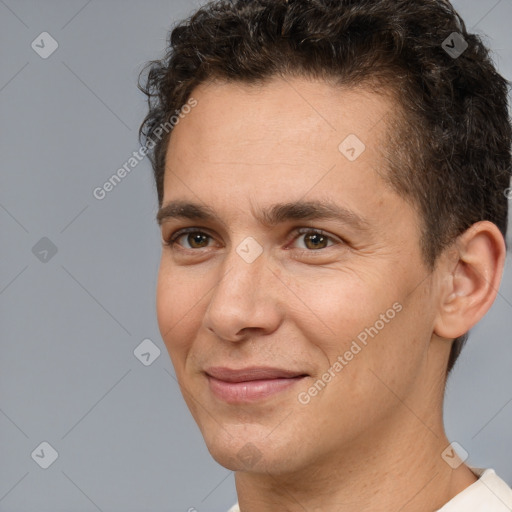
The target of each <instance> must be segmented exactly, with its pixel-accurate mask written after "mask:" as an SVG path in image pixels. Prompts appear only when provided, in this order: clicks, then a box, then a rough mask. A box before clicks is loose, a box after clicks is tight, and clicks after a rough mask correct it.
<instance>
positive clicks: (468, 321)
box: [434, 221, 506, 339]
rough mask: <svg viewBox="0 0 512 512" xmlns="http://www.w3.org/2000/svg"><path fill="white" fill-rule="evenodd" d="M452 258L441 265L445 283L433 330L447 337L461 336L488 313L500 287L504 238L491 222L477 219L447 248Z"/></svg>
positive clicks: (503, 260) (504, 252) (503, 258)
mask: <svg viewBox="0 0 512 512" xmlns="http://www.w3.org/2000/svg"><path fill="white" fill-rule="evenodd" d="M450 253H453V255H454V258H450V259H449V262H448V261H446V260H445V262H443V264H442V268H441V269H440V270H441V272H442V273H444V274H445V275H443V276H441V278H442V280H443V283H444V286H443V287H442V289H441V295H440V297H439V299H440V303H439V309H438V313H437V316H436V321H435V324H434V333H435V334H437V335H438V336H441V337H443V338H448V339H454V338H457V337H459V336H462V335H463V334H464V333H466V332H467V331H469V330H470V329H471V328H472V327H473V326H474V325H475V324H477V323H478V322H479V321H480V319H481V318H482V317H483V316H484V315H485V313H487V311H488V310H489V309H490V307H491V306H492V304H493V302H494V300H495V299H496V295H497V294H498V289H499V287H500V282H501V277H502V275H503V267H504V265H505V256H506V247H505V240H504V239H503V235H502V234H501V232H500V230H499V229H498V227H497V226H496V225H495V224H493V223H492V222H488V221H480V222H477V223H475V224H473V225H472V226H471V227H470V228H469V229H467V230H466V231H465V232H464V233H462V235H460V236H459V237H458V238H457V240H456V242H455V243H454V245H453V247H452V248H451V250H450Z"/></svg>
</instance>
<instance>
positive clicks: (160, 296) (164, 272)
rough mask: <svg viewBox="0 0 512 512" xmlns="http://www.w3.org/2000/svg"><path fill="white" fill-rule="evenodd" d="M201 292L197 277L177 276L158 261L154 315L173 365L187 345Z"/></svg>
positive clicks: (195, 320)
mask: <svg viewBox="0 0 512 512" xmlns="http://www.w3.org/2000/svg"><path fill="white" fill-rule="evenodd" d="M203 286H204V285H203ZM204 294H205V290H203V289H202V288H201V283H200V281H199V280H197V281H195V280H190V279H184V278H183V277H182V278H180V276H179V274H178V273H177V272H176V271H175V270H174V271H173V272H171V269H170V268H169V265H166V264H165V262H164V261H163V262H161V264H160V269H159V272H158V281H157V289H156V314H157V321H158V327H159V329H160V335H161V337H162V340H163V341H164V343H165V346H166V347H167V350H168V352H169V355H170V357H171V359H172V362H173V364H174V365H175V366H176V365H177V363H178V359H179V358H181V357H184V355H186V353H187V352H188V350H189V348H190V344H191V340H193V337H194V332H195V331H196V330H197V321H198V318H199V317H198V315H199V309H200V308H201V304H202V302H201V297H203V295H204ZM205 299H206V298H205Z"/></svg>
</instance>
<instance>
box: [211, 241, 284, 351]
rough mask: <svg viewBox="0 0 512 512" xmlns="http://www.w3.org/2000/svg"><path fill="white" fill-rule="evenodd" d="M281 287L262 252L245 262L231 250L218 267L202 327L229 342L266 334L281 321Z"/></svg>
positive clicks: (274, 328) (273, 329)
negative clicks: (219, 269)
mask: <svg viewBox="0 0 512 512" xmlns="http://www.w3.org/2000/svg"><path fill="white" fill-rule="evenodd" d="M279 285H280V286H279ZM282 288H283V285H282V283H281V282H280V281H279V279H278V278H277V277H276V275H275V274H274V272H273V271H272V270H271V268H270V267H269V265H268V261H267V258H266V255H265V251H264V252H263V253H262V254H261V255H260V256H259V257H258V258H257V259H256V260H255V261H253V262H251V263H248V262H247V261H245V260H244V259H243V258H242V257H241V256H240V255H239V254H238V253H237V252H236V250H235V249H233V251H232V253H230V254H229V256H227V257H226V259H225V260H224V264H223V265H222V267H221V272H219V282H218V284H217V285H216V286H215V288H214V289H213V292H212V295H211V298H210V301H209V303H208V307H207V309H206V312H205V315H204V319H203V324H204V326H205V327H206V328H207V329H208V330H210V331H211V332H213V333H214V334H215V335H216V336H218V337H219V338H220V339H223V340H226V341H232V342H239V341H242V340H244V339H246V338H247V337H249V336H254V335H263V334H270V333H271V332H273V331H275V330H276V329H277V328H278V327H279V325H280V323H281V321H282V318H283V309H282V304H281V301H280V300H279V297H280V295H282V294H283V293H284V291H283V289H282Z"/></svg>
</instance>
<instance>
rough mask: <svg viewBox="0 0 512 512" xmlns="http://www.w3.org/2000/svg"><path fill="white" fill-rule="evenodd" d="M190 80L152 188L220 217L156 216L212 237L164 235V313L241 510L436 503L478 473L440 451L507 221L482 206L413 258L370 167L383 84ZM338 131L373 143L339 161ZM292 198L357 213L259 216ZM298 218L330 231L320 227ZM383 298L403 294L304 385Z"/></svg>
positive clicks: (408, 221) (398, 205)
mask: <svg viewBox="0 0 512 512" xmlns="http://www.w3.org/2000/svg"><path fill="white" fill-rule="evenodd" d="M192 96H193V97H194V98H196V100H197V102H198V104H197V106H196V107H195V108H194V109H193V110H192V112H191V113H189V114H188V115H187V116H186V117H185V118H184V119H182V120H180V122H179V124H178V125H177V126H176V127H175V128H174V131H173V133H172V137H171V138H170V142H169V146H168V152H167V159H166V170H165V180H164V198H163V205H164V206H165V205H166V204H167V203H168V202H169V201H172V200H177V199H180V200H186V201H191V202H196V203H200V204H202V205H207V206H209V207H211V208H213V209H214V210H215V211H216V212H217V214H218V219H216V220H213V221H212V220H208V221H205V220H189V219H179V218H163V219H162V221H161V228H162V238H163V239H164V240H168V239H169V238H170V237H171V235H173V233H176V232H177V231H178V230H180V229H182V228H187V227H194V228H197V230H199V231H201V233H203V234H205V235H207V236H206V238H204V239H201V238H199V242H200V243H198V242H197V240H198V238H197V236H198V235H197V233H196V234H195V235H194V234H192V235H191V236H188V235H187V234H185V235H184V236H182V237H180V238H179V239H178V240H177V241H175V243H174V244H171V245H165V244H164V245H163V249H162V257H161V263H160V270H159V276H158V286H157V318H158V323H159V328H160V332H161V334H162V338H163V340H164V342H165V344H166V347H167V349H168V352H169V355H170V357H171V359H172V363H173V365H174V368H175V371H176V376H177V379H178V381H179V383H180V387H181V389H182V392H183V396H184V398H185V400H186V402H187V405H188V407H189V409H190V411H191V413H192V415H193V416H194V419H195V420H196V422H197V424H198V426H199V428H200V429H201V432H202V434H203V436H204V439H205V442H206V445H207V447H208V449H209V451H210V453H211V454H212V456H213V457H214V458H215V460H217V461H218V462H219V463H220V464H222V465H223V466H225V467H227V468H229V469H231V470H234V471H236V476H235V481H236V487H237V492H238V498H239V503H240V507H241V510H242V512H265V511H275V510H286V511H293V512H295V511H304V510H308V511H320V510H331V511H343V512H355V511H358V512H364V511H372V512H379V511H390V510H414V511H419V512H422V511H433V510H436V509H438V508H440V507H441V506H442V505H443V504H445V503H446V502H448V501H449V500H450V499H451V498H452V497H453V496H455V495H456V494H457V493H459V492H461V491H462V490H463V489H464V488H465V487H467V486H468V485H470V484H472V483H473V482H474V481H475V480H476V478H475V476H474V475H473V473H472V472H471V471H470V470H469V469H468V467H467V466H466V465H465V464H462V465H460V466H459V467H458V468H457V469H452V468H451V467H450V466H449V465H448V464H447V463H446V462H445V461H444V460H443V458H442V457H441V454H442V452H443V450H445V448H446V447H447V446H448V444H449V441H448V439H447V438H446V435H445V432H444V427H443V420H442V405H443V394H444V385H445V371H446V365H447V361H448V355H449V351H450V346H451V341H452V339H453V338H455V337H457V336H459V335H461V334H463V333H464V332H466V331H467V330H469V329H470V328H471V327H472V326H473V325H474V324H476V323H477V322H478V320H479V319H480V318H481V317H482V316H483V315H484V314H485V312H486V311H487V310H488V309H489V308H490V306H491V304H492V302H493V301H494V298H495V296H496V293H497V292H496V290H497V289H498V288H499V283H500V279H501V273H502V269H503V264H504V255H505V247H504V241H503V237H502V236H501V234H500V233H499V231H498V229H497V228H496V226H495V225H494V224H491V223H489V222H479V223H477V224H474V225H473V226H472V227H471V228H470V229H469V230H468V231H467V232H466V233H464V234H463V235H461V236H460V237H459V239H458V240H457V241H456V242H455V243H454V244H453V245H452V246H451V247H449V248H448V249H447V250H446V251H445V252H444V253H443V254H442V255H441V257H440V258H439V260H438V263H437V266H436V268H435V269H434V270H433V271H431V270H430V269H429V268H428V267H427V266H426V265H425V263H424V260H423V257H422V254H421V251H420V225H421V219H420V218H419V216H418V214H417V212H416V211H415V210H414V208H413V207H412V206H411V205H410V204H409V203H408V202H406V201H405V200H404V198H402V197H400V196H399V195H398V194H396V193H395V192H394V191H393V190H392V189H391V188H390V187H389V185H387V184H386V183H385V182H384V180H383V179H382V177H381V174H382V172H383V170H384V169H385V167H384V165H385V164H384V160H383V158H382V155H381V152H380V151H381V149H382V146H383V144H384V140H385V133H386V132H385V130H386V126H387V125H386V122H385V119H386V118H387V116H390V115H392V113H393V112H394V111H396V108H397V106H396V105H395V104H394V103H393V101H392V100H391V99H390V98H388V97H387V96H383V95H376V94H375V93H372V92H369V91H366V90H364V89H351V90H347V89H344V90H342V89H339V88H338V89H335V88H333V87H332V86H330V85H328V84H326V83H325V82H321V81H313V80H306V79H302V78H287V79H281V78H279V79H278V78H274V79H272V80H271V81H268V82H267V83H265V84H264V85H263V86H260V87H254V86H249V85H247V84H233V83H231V84H230V83H224V82H220V81H215V82H211V83H209V84H202V85H200V86H198V87H197V88H196V89H195V90H194V92H193V94H192ZM349 134H356V135H357V137H358V138H359V139H360V140H361V141H363V142H364V144H365V146H366V149H365V151H364V152H363V153H362V154H361V155H360V156H359V157H358V158H357V159H356V160H355V161H352V162H351V161H349V160H348V159H347V158H346V157H345V156H344V155H343V154H342V153H341V152H340V151H339V149H338V146H339V144H340V143H341V142H342V141H343V140H344V139H345V138H346V137H347V135H349ZM299 199H302V200H319V201H321V200H325V199H328V200H330V201H332V202H334V203H336V204H337V205H340V206H343V207H345V208H348V209H350V210H352V211H354V212H356V213H357V214H358V215H359V216H361V217H363V218H364V219H365V224H364V226H363V227H361V226H359V227H356V226H353V225H351V224H348V223H346V222H340V221H338V220H332V219H329V220H287V221H285V222H284V223H281V224H278V225H274V226H269V225H265V224H262V223H260V222H259V221H258V220H257V217H256V215H255V214H256V213H257V212H258V211H259V210H260V209H263V208H266V207H268V206H269V205H272V204H274V203H282V202H292V201H296V200H299ZM303 227H306V228H311V229H315V230H322V231H323V232H324V234H325V235H327V236H328V237H332V238H331V239H321V240H320V241H321V243H318V238H317V239H314V237H313V239H314V240H313V242H315V241H316V242H317V243H318V246H317V245H314V243H312V242H311V240H310V239H311V234H310V235H308V234H307V233H306V234H304V233H302V234H299V233H297V229H298V228H303ZM313 235H314V233H313ZM247 237H253V238H254V239H255V240H256V241H257V242H258V243H259V244H260V246H261V247H262V250H263V252H262V253H261V255H260V256H259V257H258V258H256V259H255V260H254V261H253V262H252V263H247V262H246V261H245V260H244V259H243V258H242V257H241V256H240V255H239V254H238V253H237V247H238V246H239V245H240V244H241V243H242V242H243V241H244V240H245V239H246V238H247ZM317 247H318V248H317ZM395 303H399V304H400V305H401V311H400V312H399V313H397V314H396V315H395V316H394V318H393V319H392V320H390V321H389V322H387V323H385V326H384V327H383V328H382V329H380V330H379V332H378V334H377V335H376V336H374V337H373V338H369V339H368V343H367V345H366V346H364V347H363V348H362V350H361V351H360V352H358V353H357V355H355V356H354V357H353V359H352V360H350V361H348V362H347V364H346V365H345V366H344V367H343V369H342V370H341V371H339V372H338V373H336V376H335V377H333V378H332V379H331V381H330V382H329V383H327V385H326V386H325V387H324V388H323V389H322V390H321V391H320V392H318V393H317V395H316V396H314V397H311V400H310V401H309V402H308V403H307V404H303V403H300V402H299V401H298V398H297V397H298V395H299V393H301V392H307V391H308V389H310V388H311V386H312V385H313V384H314V383H315V382H316V381H317V380H318V379H319V378H320V377H321V376H322V375H323V374H324V373H325V372H326V371H327V370H328V369H329V368H330V367H332V366H333V364H334V363H335V361H336V360H337V358H338V356H340V355H343V354H345V353H346V351H347V350H349V348H350V346H351V343H352V341H353V340H355V339H356V338H357V336H358V334H359V333H361V332H362V331H364V329H365V328H368V327H370V326H374V325H375V323H376V321H377V320H379V318H382V317H381V316H380V315H382V314H384V313H385V312H386V311H387V310H389V308H391V307H392V305H393V304H395ZM209 366H225V367H229V368H234V369H240V368H244V367H247V366H272V367H279V368H287V369H292V370H300V371H301V372H302V373H306V374H308V376H307V377H305V378H304V379H303V380H301V381H299V382H298V383H296V384H294V385H292V386H291V387H289V388H288V389H287V390H285V391H282V392H280V393H278V394H276V395H273V396H271V397H268V398H266V399H263V400H260V401H257V402H254V403H241V404H230V403H226V402H224V401H222V400H220V399H219V398H217V397H216V396H215V395H214V394H213V393H212V391H211V390H210V387H209V384H208V379H207V377H206V375H205V373H204V370H205V368H207V367H209ZM248 443H250V445H248ZM241 450H242V451H241ZM240 451H241V452H240ZM247 451H249V452H250V453H252V454H253V455H254V456H253V457H252V459H251V457H249V460H248V459H247V458H244V457H242V456H241V454H244V453H247ZM402 507H403V508H402Z"/></svg>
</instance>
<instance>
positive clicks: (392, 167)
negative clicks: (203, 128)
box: [139, 0, 512, 372]
mask: <svg viewBox="0 0 512 512" xmlns="http://www.w3.org/2000/svg"><path fill="white" fill-rule="evenodd" d="M454 32H455V33H457V36H456V37H458V38H459V39H458V41H462V42H463V41H465V43H467V48H466V49H465V50H464V51H463V53H462V54H461V55H458V56H457V55H453V54H452V55H450V54H449V53H448V51H446V49H445V47H443V41H446V40H448V41H449V46H454V44H455V43H454V40H453V33H454ZM460 36H461V37H460ZM450 37H452V39H451V40H450V39H449V38H450ZM462 44H464V43H462ZM146 72H147V75H146ZM143 76H144V78H143ZM275 76H282V77H286V76H301V77H309V78H313V79H318V78H320V79H324V80H328V81H329V82H332V83H334V84H337V85H340V86H348V87H355V86H361V85H366V86H369V87H371V88H372V90H374V91H375V92H380V91H386V92H388V93H391V94H393V96H394V97H395V98H396V101H397V105H398V106H400V107H401V108H400V109H397V112H396V113H395V115H394V120H390V121H389V122H388V130H387V132H388V138H389V143H388V144H387V148H386V149H385V154H386V160H387V163H388V164H389V165H388V167H389V169H388V172H387V174H386V178H387V179H388V181H389V183H390V185H391V186H392V187H394V189H395V190H396V191H397V192H398V193H400V194H401V195H402V196H403V197H404V198H406V199H407V200H409V201H410V202H411V204H412V205H413V206H414V207H415V208H416V209H417V210H418V211H419V213H420V214H421V218H422V220H423V226H422V238H421V240H422V242H421V244H422V252H423V255H424V259H425V262H426V263H427V265H428V266H429V267H430V268H431V269H433V268H434V266H435V262H436V260H437V257H438V256H439V254H440V253H441V251H442V250H443V249H444V248H445V247H446V246H448V245H449V244H450V243H451V242H453V241H454V239H455V238H456V237H457V236H458V235H460V234H461V233H463V232H464V231H465V230H466V229H468V228H469V227H470V226H471V225H472V224H473V223H475V222H478V221H480V220H488V221H491V222H493V223H494V224H496V225H497V226H498V228H499V229H500V231H501V233H502V234H503V236H504V237H505V236H506V230H507V216H508V201H507V197H506V194H505V193H504V192H505V190H506V189H507V188H508V187H510V177H511V172H512V163H511V144H512V142H511V141H512V128H511V120H510V117H509V111H508V92H509V86H510V82H508V81H507V80H506V79H505V78H503V77H502V76H501V75H500V74H499V73H498V72H497V70H496V68H495V66H494V64H493V62H492V60H491V57H490V55H489V50H488V49H487V48H486V47H485V45H484V44H483V42H482V40H481V38H480V37H479V36H477V35H475V34H470V33H468V32H467V29H466V26H465V24H464V21H463V20H462V19H461V17H460V16H459V14H458V13H457V12H456V11H455V9H454V8H453V6H452V5H451V4H450V3H449V2H448V1H447V0H415V1H414V2H411V1H410V0H232V1H228V0H220V1H212V2H209V3H207V4H205V5H204V6H203V7H201V8H199V9H198V10H197V11H196V12H195V13H194V14H193V15H192V16H190V17H189V18H188V19H187V20H185V21H183V22H181V23H178V24H177V26H175V27H174V28H173V29H172V30H171V31H170V33H169V40H168V48H167V52H166V55H165V57H164V58H163V59H161V60H156V61H151V62H149V63H148V65H147V66H146V67H145V68H144V70H143V71H142V73H141V75H140V79H139V88H140V89H141V90H142V91H143V92H144V93H145V94H146V95H147V99H148V105H149V113H148V115H147V116H146V118H145V119H144V121H143V123H142V125H141V127H140V131H139V135H140V139H141V142H143V143H144V144H146V145H147V144H148V142H152V144H151V148H152V149H150V150H149V151H148V156H149V158H150V160H151V163H152V165H153V170H154V176H155V181H156V188H157V193H158V201H159V204H160V206H161V204H162V198H163V180H164V168H165V156H166V149H167V145H168V141H169V137H170V135H171V133H172V130H169V131H168V133H166V134H165V136H163V137H158V140H157V141H155V140H154V139H155V138H156V137H155V131H156V130H158V127H159V126H161V125H162V124H164V123H166V122H167V123H168V122H169V120H170V119H171V117H172V116H175V113H176V111H177V110H178V111H180V109H181V107H182V106H183V105H184V104H185V103H186V102H187V100H188V99H189V98H190V97H191V93H192V91H193V89H194V88H195V87H196V86H197V85H199V84H201V83H203V82H206V81H209V80H213V79H224V80H228V81H233V82H244V83H248V84H255V83H264V82H265V80H268V79H270V78H272V77H275ZM142 80H144V83H142ZM157 133H158V132H157ZM467 336H468V333H466V334H465V335H463V336H461V337H459V338H457V339H455V340H454V342H453V345H452V349H451V353H450V358H449V362H448V368H447V371H448V372H449V371H450V370H451V369H452V367H453V365H454V363H455V361H456V359H457V357H458V355H459V353H460V351H461V349H462V347H463V345H464V343H465V341H466V339H467Z"/></svg>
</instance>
